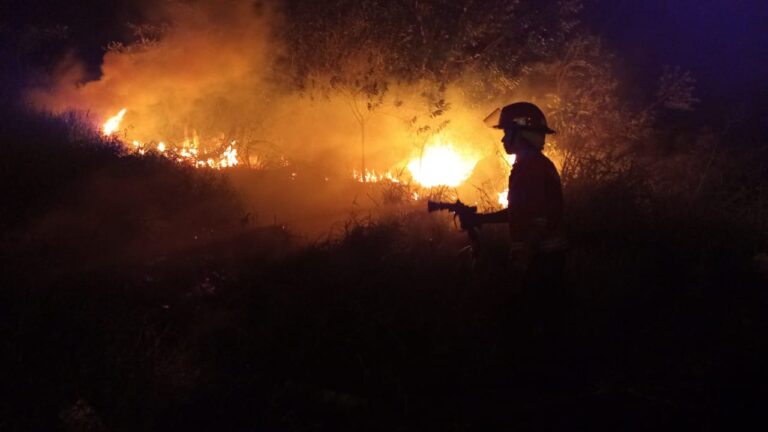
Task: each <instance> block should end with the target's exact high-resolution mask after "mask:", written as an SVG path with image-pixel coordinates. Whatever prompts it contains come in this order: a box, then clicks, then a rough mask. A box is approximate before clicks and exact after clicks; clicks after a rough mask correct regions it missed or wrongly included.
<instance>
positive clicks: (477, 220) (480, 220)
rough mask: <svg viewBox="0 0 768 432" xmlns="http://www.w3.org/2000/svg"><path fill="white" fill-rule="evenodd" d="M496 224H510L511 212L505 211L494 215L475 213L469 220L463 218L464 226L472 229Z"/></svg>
mask: <svg viewBox="0 0 768 432" xmlns="http://www.w3.org/2000/svg"><path fill="white" fill-rule="evenodd" d="M494 223H509V212H508V211H507V210H506V209H504V210H499V211H496V212H493V213H475V214H472V215H470V216H469V217H467V218H462V225H466V226H471V227H479V226H481V225H485V224H494Z"/></svg>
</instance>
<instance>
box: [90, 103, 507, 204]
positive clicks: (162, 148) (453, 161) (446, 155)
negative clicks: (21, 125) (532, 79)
mask: <svg viewBox="0 0 768 432" xmlns="http://www.w3.org/2000/svg"><path fill="white" fill-rule="evenodd" d="M127 112H128V109H127V108H122V109H120V111H119V112H117V113H116V114H115V115H114V116H112V117H109V118H108V119H106V121H104V123H103V125H102V126H101V132H102V134H103V135H104V136H106V137H118V138H119V137H121V136H123V135H127V134H128V132H127V130H122V133H121V129H120V126H121V123H122V122H123V120H124V118H125V116H126V113H127ZM185 135H186V134H185ZM121 142H122V141H121ZM169 142H170V141H169ZM124 145H125V147H126V149H127V150H128V151H131V152H133V153H134V154H138V155H145V154H146V153H147V152H148V151H154V152H156V153H159V154H160V155H162V156H165V157H167V158H169V159H172V160H175V161H176V162H179V163H184V164H189V165H192V166H195V167H198V168H212V169H224V168H233V167H236V166H238V165H241V160H240V159H239V157H238V150H237V141H236V140H232V141H230V142H229V143H228V144H227V146H226V148H225V149H224V150H223V151H221V152H220V153H219V154H217V155H213V154H212V153H211V152H210V151H203V150H201V144H200V138H199V136H198V134H197V133H196V132H193V133H192V136H191V137H188V136H185V137H184V138H183V139H182V140H181V141H180V142H179V143H178V144H167V143H166V142H165V141H149V142H145V141H139V140H132V141H131V145H127V144H124ZM216 146H217V145H215V144H214V145H213V146H212V147H216ZM480 158H481V156H480V155H479V154H478V153H477V152H476V151H473V150H471V149H470V150H464V151H461V150H459V148H458V146H456V145H455V144H454V143H453V142H451V141H449V140H447V139H445V138H444V137H443V136H442V135H441V134H437V135H435V136H433V137H432V139H430V140H429V142H427V143H426V144H425V145H424V147H423V148H422V149H421V151H420V152H419V154H418V155H416V156H414V157H412V158H410V159H407V160H406V161H405V162H404V163H403V166H404V167H405V170H404V169H400V170H392V169H390V170H386V171H376V170H375V169H370V170H368V169H366V170H363V171H358V170H357V169H353V170H352V178H353V179H354V180H356V181H358V182H360V183H378V182H382V181H388V182H392V183H400V182H401V179H403V178H405V179H407V180H409V181H412V182H413V183H414V184H416V185H418V186H419V187H423V188H434V187H442V186H447V187H453V188H455V187H458V186H460V185H462V184H463V183H464V182H465V181H467V179H468V178H469V177H470V176H471V175H472V172H473V171H474V169H475V166H476V165H477V163H478V161H479V160H480ZM393 171H394V172H396V173H397V174H393ZM406 173H407V174H406ZM506 193H507V192H506V191H504V192H501V193H499V201H498V202H499V204H500V205H506ZM412 197H413V199H414V200H416V199H418V197H419V194H418V193H413V194H412Z"/></svg>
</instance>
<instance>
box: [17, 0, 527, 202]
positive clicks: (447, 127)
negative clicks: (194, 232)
mask: <svg viewBox="0 0 768 432" xmlns="http://www.w3.org/2000/svg"><path fill="white" fill-rule="evenodd" d="M159 13H160V14H161V15H162V16H164V17H165V20H166V22H167V25H164V26H163V27H161V29H162V31H158V32H156V33H151V34H152V37H146V35H144V37H142V38H140V39H139V40H138V41H134V42H133V43H131V42H126V43H125V44H118V45H115V46H114V47H112V48H111V49H108V50H107V51H106V52H105V54H104V57H103V62H102V65H101V70H100V72H101V75H100V76H99V77H98V78H96V79H94V78H93V77H89V78H86V77H85V76H84V75H83V71H82V68H81V67H79V65H78V64H77V63H76V62H73V64H69V63H68V64H64V65H62V67H61V71H60V72H59V74H58V75H57V76H56V77H54V78H55V79H53V80H52V83H53V84H52V85H50V86H48V87H46V88H36V89H32V90H31V91H30V92H29V94H28V99H29V100H30V102H31V103H32V104H34V105H35V106H37V107H39V108H40V109H42V110H47V111H52V112H57V113H63V112H80V113H88V114H87V116H89V117H88V118H87V121H88V122H89V123H91V124H95V125H96V128H97V129H98V130H99V132H100V133H101V134H102V135H103V136H105V137H108V138H110V139H111V140H114V141H116V142H120V143H122V145H123V146H124V148H125V150H126V152H127V153H130V154H134V155H137V156H145V155H147V156H149V155H154V156H161V157H165V158H167V159H170V160H173V161H174V162H177V163H179V164H185V165H188V166H194V167H196V168H200V169H213V170H225V169H232V168H238V169H239V171H254V172H258V171H262V172H265V171H270V170H271V171H279V170H283V169H286V168H287V169H288V171H289V172H290V180H295V179H296V178H302V179H308V178H309V172H308V171H310V170H311V171H313V175H316V177H317V178H319V179H320V181H322V183H324V184H326V183H327V184H329V185H330V184H333V181H329V179H334V181H339V180H341V179H346V180H348V181H350V182H357V183H362V184H387V183H390V184H397V183H400V184H402V185H403V186H407V187H408V188H409V189H412V190H411V191H410V192H409V193H408V194H407V196H408V197H409V198H410V199H412V200H415V199H417V197H427V196H429V195H430V192H429V190H430V189H432V188H442V189H444V188H449V189H450V190H452V191H453V194H454V195H459V194H460V195H461V198H462V200H464V201H466V202H477V201H478V200H481V199H482V200H484V201H485V202H487V201H491V202H490V203H488V204H489V205H504V203H505V199H504V200H503V199H502V198H501V196H502V195H503V196H504V197H506V193H504V192H502V193H501V194H500V195H499V197H500V198H499V200H498V204H497V203H496V199H495V196H496V194H498V193H499V192H501V189H503V186H504V185H505V184H506V176H507V174H508V173H509V170H508V166H505V164H504V163H503V162H504V161H503V158H500V157H499V156H498V150H499V138H500V136H498V133H497V131H495V130H493V129H490V128H488V127H487V126H486V125H485V124H484V123H483V120H482V119H483V118H485V117H486V116H487V113H488V112H489V111H491V110H492V109H493V107H495V106H498V105H501V104H502V103H503V101H501V100H499V101H496V100H494V101H488V100H485V101H482V102H479V101H478V100H477V99H474V98H473V97H470V96H469V93H470V92H469V91H468V89H469V88H471V86H472V85H474V84H473V82H479V81H480V80H482V78H481V77H477V78H472V79H469V80H468V81H466V82H460V81H455V82H450V83H447V84H442V83H438V82H432V81H430V80H421V81H413V82H399V81H398V80H397V79H396V77H393V76H390V75H381V76H376V77H372V76H366V77H363V79H362V81H361V80H360V79H358V78H354V79H348V80H344V81H339V76H338V75H339V74H342V75H343V74H348V75H350V76H351V77H354V74H356V73H357V72H356V71H359V70H364V71H366V72H365V74H370V73H371V72H370V68H368V66H366V65H365V64H364V63H365V62H366V61H368V60H365V59H363V60H360V59H359V58H357V57H355V56H354V55H350V57H349V60H348V61H349V64H345V65H344V66H343V68H342V67H341V66H339V67H335V68H334V69H333V70H331V71H330V72H328V71H316V76H313V79H314V80H315V81H314V82H316V85H314V87H312V88H310V89H306V88H296V87H291V86H290V83H289V82H288V80H286V79H283V78H282V77H281V76H275V75H274V74H273V73H272V72H271V71H274V70H275V66H274V65H275V63H276V61H277V59H278V58H279V56H280V55H281V54H282V53H281V52H280V44H279V43H275V42H274V41H273V36H272V34H271V33H270V28H271V25H272V24H271V21H270V19H269V14H263V13H259V12H258V11H254V10H253V8H251V7H250V6H249V4H248V2H237V1H235V2H232V3H231V4H230V7H229V8H222V7H221V5H220V4H219V3H217V2H207V1H203V2H199V3H194V4H185V3H183V2H172V3H167V4H166V3H164V4H163V6H162V7H161V8H160V11H159ZM211 16H216V17H217V19H215V20H211V19H210V17H211ZM189 53H195V55H194V56H190V55H189ZM361 62H362V63H361ZM361 68H362V69H361ZM340 69H344V70H340ZM374 78H375V80H376V82H382V83H386V84H384V85H381V86H377V85H364V84H362V83H361V82H365V80H369V81H370V80H373V79H374ZM372 89H373V90H372ZM374 90H375V91H374ZM519 97H525V95H522V94H521V95H520V96H519ZM447 101H450V102H447ZM90 116H95V117H96V118H95V119H94V118H92V117H90ZM289 166H290V168H288V167H289ZM243 175H244V174H243ZM292 183H293V184H295V182H292ZM273 187H276V188H279V187H278V186H276V185H273ZM328 189H329V190H333V191H334V192H335V193H338V190H337V189H333V187H331V186H328ZM442 189H439V190H442ZM342 193H348V191H346V192H342ZM294 196H295V195H294ZM487 197H493V198H492V199H490V200H488V199H487ZM297 199H301V197H300V196H297Z"/></svg>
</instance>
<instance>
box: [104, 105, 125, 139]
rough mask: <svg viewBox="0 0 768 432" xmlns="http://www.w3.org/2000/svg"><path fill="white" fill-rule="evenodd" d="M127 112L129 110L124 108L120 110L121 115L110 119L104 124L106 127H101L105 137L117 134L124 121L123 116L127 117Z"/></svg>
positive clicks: (118, 114)
mask: <svg viewBox="0 0 768 432" xmlns="http://www.w3.org/2000/svg"><path fill="white" fill-rule="evenodd" d="M126 111H127V109H126V108H123V109H121V110H120V112H119V113H117V114H116V115H114V116H113V117H110V118H109V119H107V121H106V122H104V125H103V126H102V127H101V130H102V131H103V132H104V135H105V136H110V135H112V134H113V133H115V131H116V130H117V128H119V127H120V122H121V121H122V120H123V116H125V112H126Z"/></svg>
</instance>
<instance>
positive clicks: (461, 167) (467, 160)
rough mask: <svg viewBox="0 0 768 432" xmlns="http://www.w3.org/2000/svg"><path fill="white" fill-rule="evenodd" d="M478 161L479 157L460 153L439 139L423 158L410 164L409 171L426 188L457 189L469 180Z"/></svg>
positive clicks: (430, 146) (426, 150)
mask: <svg viewBox="0 0 768 432" xmlns="http://www.w3.org/2000/svg"><path fill="white" fill-rule="evenodd" d="M477 161H478V159H477V157H470V156H467V155H463V154H461V153H459V152H458V151H456V150H455V149H454V148H453V146H452V145H451V144H450V143H447V144H443V143H442V141H441V140H440V138H439V137H438V138H437V139H436V140H435V143H434V144H432V145H428V146H427V147H426V148H425V149H424V154H423V155H422V156H421V158H414V159H412V160H411V161H410V162H408V171H410V172H411V175H412V176H413V179H414V180H415V181H416V182H417V183H419V184H420V185H422V186H424V187H434V186H450V187H456V186H458V185H460V184H461V183H463V182H464V181H465V180H466V179H467V178H469V176H470V175H471V174H472V170H473V169H474V168H475V165H476V164H477Z"/></svg>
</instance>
